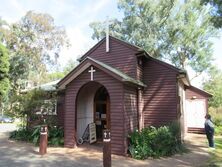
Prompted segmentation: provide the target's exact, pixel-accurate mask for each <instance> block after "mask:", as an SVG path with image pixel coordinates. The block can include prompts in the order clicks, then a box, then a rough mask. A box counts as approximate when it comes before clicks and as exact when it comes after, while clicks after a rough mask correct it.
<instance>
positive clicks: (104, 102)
mask: <svg viewBox="0 0 222 167" xmlns="http://www.w3.org/2000/svg"><path fill="white" fill-rule="evenodd" d="M94 122H95V124H96V136H97V139H98V140H101V139H102V132H103V130H104V129H110V112H109V94H108V92H107V90H106V88H105V87H104V86H102V87H100V88H99V89H98V90H97V92H96V94H95V98H94Z"/></svg>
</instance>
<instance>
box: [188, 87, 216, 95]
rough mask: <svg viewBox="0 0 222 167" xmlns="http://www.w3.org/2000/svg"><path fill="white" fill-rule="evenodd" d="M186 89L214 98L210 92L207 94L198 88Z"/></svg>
mask: <svg viewBox="0 0 222 167" xmlns="http://www.w3.org/2000/svg"><path fill="white" fill-rule="evenodd" d="M186 89H190V90H193V91H195V92H198V93H200V94H203V95H204V96H206V97H213V95H212V94H210V93H209V92H206V91H204V90H202V89H199V88H197V87H195V86H187V87H186Z"/></svg>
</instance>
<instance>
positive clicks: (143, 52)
mask: <svg viewBox="0 0 222 167" xmlns="http://www.w3.org/2000/svg"><path fill="white" fill-rule="evenodd" d="M109 38H110V39H112V40H114V41H116V42H118V43H119V44H121V45H124V46H126V47H128V48H131V49H132V50H134V51H136V52H137V53H136V55H135V56H141V55H142V56H145V57H146V58H147V59H150V60H152V61H155V62H157V63H159V64H161V65H163V66H165V67H167V68H170V69H171V70H173V71H175V72H178V74H179V77H180V79H182V81H183V82H184V84H185V85H187V86H189V85H191V84H190V81H189V77H188V74H187V72H186V71H185V70H182V69H179V68H177V67H175V66H173V65H171V64H168V63H166V62H164V61H162V60H159V59H157V58H154V57H152V56H151V55H150V54H149V53H148V52H147V51H146V50H144V49H143V48H141V47H139V46H136V45H133V44H130V43H128V42H126V41H123V40H121V39H118V38H116V37H113V36H110V35H109ZM105 40H106V37H104V38H103V39H102V40H100V41H99V42H98V43H97V44H96V45H95V46H93V47H92V48H91V49H90V50H89V51H88V52H86V53H85V54H84V55H83V56H82V57H81V58H79V61H80V62H81V61H83V60H84V59H85V58H86V57H88V56H89V55H90V54H91V53H92V52H93V51H95V50H96V49H97V48H98V47H99V46H100V45H101V44H102V43H104V42H105Z"/></svg>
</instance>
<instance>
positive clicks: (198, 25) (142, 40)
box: [90, 0, 217, 75]
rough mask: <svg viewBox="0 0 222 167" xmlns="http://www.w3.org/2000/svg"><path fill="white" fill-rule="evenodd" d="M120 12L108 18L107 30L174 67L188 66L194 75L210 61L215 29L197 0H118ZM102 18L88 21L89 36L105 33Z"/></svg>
mask: <svg viewBox="0 0 222 167" xmlns="http://www.w3.org/2000/svg"><path fill="white" fill-rule="evenodd" d="M118 7H119V9H120V10H121V11H122V12H123V13H124V17H123V19H122V20H121V21H119V20H117V19H112V20H110V22H111V23H110V34H111V35H113V36H116V37H118V38H120V39H123V40H124V41H128V42H129V43H131V44H135V45H137V46H140V47H142V48H144V49H145V50H146V51H148V52H149V53H150V54H151V56H153V57H156V58H160V59H163V60H168V61H170V62H172V63H173V64H175V65H176V66H177V67H180V68H186V67H188V66H190V67H191V68H192V69H193V70H194V71H196V73H197V75H198V74H200V73H201V72H203V71H206V69H207V68H209V67H210V65H211V61H212V42H211V41H210V39H211V38H212V37H215V36H216V34H217V30H216V29H215V28H214V27H213V26H212V24H211V22H210V19H211V16H210V15H209V10H210V9H209V8H208V7H206V6H201V5H200V2H199V1H198V0H196V1H193V0H188V1H186V3H184V2H182V1H179V0H155V1H153V0H146V1H133V0H119V3H118ZM104 25H105V22H94V23H91V24H90V27H91V28H92V29H93V31H94V33H93V35H92V38H93V39H95V38H96V39H101V38H103V37H104V36H105V26H104Z"/></svg>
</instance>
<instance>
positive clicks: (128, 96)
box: [124, 85, 139, 153]
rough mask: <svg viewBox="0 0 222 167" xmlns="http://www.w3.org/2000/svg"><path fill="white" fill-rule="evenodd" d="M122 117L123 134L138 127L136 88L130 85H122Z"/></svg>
mask: <svg viewBox="0 0 222 167" xmlns="http://www.w3.org/2000/svg"><path fill="white" fill-rule="evenodd" d="M124 111H125V112H124V118H125V133H126V134H125V136H126V137H127V136H128V134H130V133H131V132H133V131H134V130H136V129H138V128H139V127H138V101H137V89H136V88H135V87H131V86H126V85H125V86H124ZM125 142H126V143H125V145H126V147H125V152H126V153H127V148H128V143H127V138H126V139H125Z"/></svg>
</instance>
